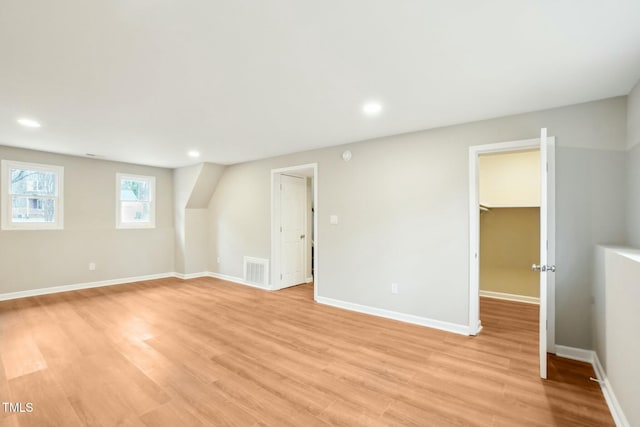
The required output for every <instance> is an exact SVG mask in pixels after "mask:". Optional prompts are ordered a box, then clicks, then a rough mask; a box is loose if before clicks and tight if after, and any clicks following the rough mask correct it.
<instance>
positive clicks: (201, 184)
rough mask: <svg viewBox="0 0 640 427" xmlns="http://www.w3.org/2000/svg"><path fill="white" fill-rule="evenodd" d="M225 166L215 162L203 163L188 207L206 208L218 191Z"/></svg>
mask: <svg viewBox="0 0 640 427" xmlns="http://www.w3.org/2000/svg"><path fill="white" fill-rule="evenodd" d="M224 169H225V166H223V165H216V164H214V163H203V164H202V167H201V169H200V173H199V174H198V178H197V179H196V182H195V185H194V186H193V189H192V190H191V196H190V197H189V201H188V202H187V206H186V207H187V209H206V208H207V207H208V206H209V200H211V196H213V193H214V192H215V191H216V187H217V186H218V181H219V180H220V177H221V176H222V174H223V172H224Z"/></svg>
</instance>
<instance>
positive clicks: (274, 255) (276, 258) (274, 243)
mask: <svg viewBox="0 0 640 427" xmlns="http://www.w3.org/2000/svg"><path fill="white" fill-rule="evenodd" d="M310 169H311V170H313V175H312V177H313V185H312V190H313V194H312V198H313V210H314V212H315V214H314V215H313V253H314V257H313V266H312V270H313V299H314V300H316V301H317V300H318V288H319V283H320V282H319V280H318V276H319V274H318V264H319V263H318V253H319V251H318V240H319V239H318V237H319V236H318V164H317V163H307V164H303V165H296V166H288V167H284V168H278V169H271V187H270V188H271V277H270V278H269V281H270V285H269V288H270V289H272V290H278V289H282V288H280V287H279V286H277V285H276V283H277V280H276V278H277V277H280V264H281V263H280V246H279V236H280V225H279V222H278V219H279V218H280V211H279V207H278V204H277V203H276V202H277V200H276V194H277V191H278V189H277V188H276V185H277V184H278V179H276V176H277V175H280V174H283V173H291V174H295V173H296V172H301V171H305V172H306V171H308V170H310ZM309 238H311V236H309ZM305 254H306V250H305ZM305 265H306V262H305ZM305 279H306V274H305Z"/></svg>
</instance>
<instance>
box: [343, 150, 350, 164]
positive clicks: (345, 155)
mask: <svg viewBox="0 0 640 427" xmlns="http://www.w3.org/2000/svg"><path fill="white" fill-rule="evenodd" d="M351 156H352V155H351V151H349V150H344V151H343V152H342V160H344V161H345V162H348V161H349V160H351Z"/></svg>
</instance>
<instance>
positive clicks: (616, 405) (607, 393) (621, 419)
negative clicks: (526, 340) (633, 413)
mask: <svg viewBox="0 0 640 427" xmlns="http://www.w3.org/2000/svg"><path fill="white" fill-rule="evenodd" d="M556 356H560V357H564V358H566V359H572V360H578V361H580V362H587V363H591V365H592V366H593V371H594V372H595V373H596V379H597V380H598V384H600V388H601V389H602V395H603V396H604V400H605V402H607V406H608V407H609V412H611V416H612V417H613V421H614V422H615V423H616V426H617V427H630V426H631V425H630V424H629V421H628V420H627V417H626V416H625V415H624V411H623V410H622V407H621V406H620V402H619V401H618V399H617V398H616V395H615V393H614V392H613V388H612V387H611V383H610V382H609V379H608V378H607V373H606V372H605V371H604V369H603V367H602V364H601V363H600V359H598V353H596V352H595V351H593V350H584V349H581V348H574V347H566V346H564V345H556Z"/></svg>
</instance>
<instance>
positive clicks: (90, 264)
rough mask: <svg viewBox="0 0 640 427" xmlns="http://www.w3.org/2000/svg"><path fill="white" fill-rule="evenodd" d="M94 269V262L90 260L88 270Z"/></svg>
mask: <svg viewBox="0 0 640 427" xmlns="http://www.w3.org/2000/svg"><path fill="white" fill-rule="evenodd" d="M95 269H96V263H95V262H90V263H89V271H94V270H95Z"/></svg>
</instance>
